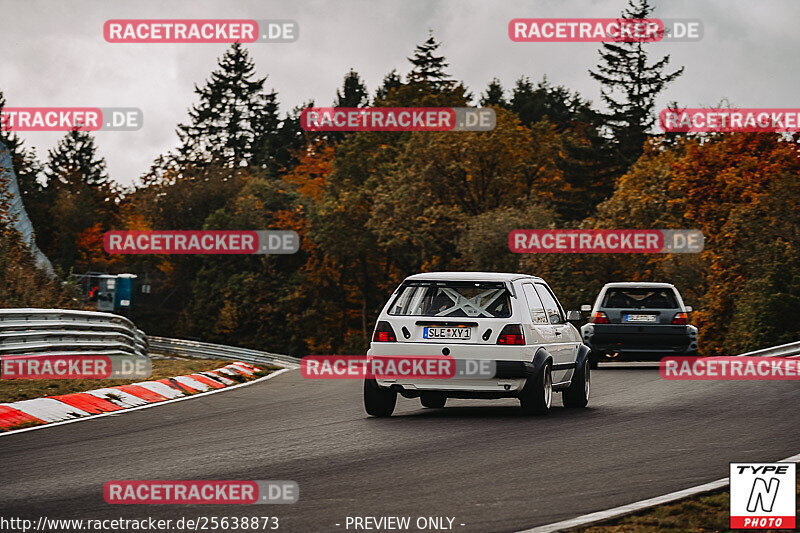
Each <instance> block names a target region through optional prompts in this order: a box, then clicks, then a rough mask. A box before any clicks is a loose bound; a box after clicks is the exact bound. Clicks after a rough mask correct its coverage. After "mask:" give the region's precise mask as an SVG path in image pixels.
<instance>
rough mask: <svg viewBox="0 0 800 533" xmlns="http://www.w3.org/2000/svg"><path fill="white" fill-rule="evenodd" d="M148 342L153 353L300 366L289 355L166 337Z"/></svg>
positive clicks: (289, 366) (154, 338) (149, 338)
mask: <svg viewBox="0 0 800 533" xmlns="http://www.w3.org/2000/svg"><path fill="white" fill-rule="evenodd" d="M148 340H149V342H150V350H151V351H152V352H155V353H171V354H175V355H184V356H187V357H199V358H202V359H230V360H236V361H243V362H245V363H251V364H254V365H258V364H261V365H265V364H266V365H277V366H282V367H284V368H298V367H299V366H300V359H298V358H297V357H292V356H290V355H281V354H276V353H269V352H261V351H259V350H251V349H249V348H236V347H234V346H225V345H222V344H210V343H207V342H198V341H189V340H182V339H169V338H166V337H153V336H149V337H148Z"/></svg>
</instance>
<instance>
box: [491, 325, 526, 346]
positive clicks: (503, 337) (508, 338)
mask: <svg viewBox="0 0 800 533" xmlns="http://www.w3.org/2000/svg"><path fill="white" fill-rule="evenodd" d="M497 344H506V345H509V344H525V335H524V334H523V333H522V326H520V325H519V324H508V325H506V327H504V328H503V330H502V331H501V332H500V335H498V336H497Z"/></svg>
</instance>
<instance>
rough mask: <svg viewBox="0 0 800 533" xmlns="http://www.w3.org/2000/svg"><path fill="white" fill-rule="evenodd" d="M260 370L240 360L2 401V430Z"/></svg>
mask: <svg viewBox="0 0 800 533" xmlns="http://www.w3.org/2000/svg"><path fill="white" fill-rule="evenodd" d="M260 371H261V369H260V368H258V367H255V366H253V365H251V364H249V363H243V362H241V361H237V362H235V363H231V364H229V365H227V366H224V367H222V368H219V369H217V370H211V371H207V372H198V373H196V374H187V375H185V376H176V377H172V378H165V379H159V380H155V381H143V382H141V383H132V384H130V385H119V386H116V387H108V388H103V389H95V390H90V391H86V392H76V393H72V394H64V395H61V396H48V397H46V398H35V399H33V400H22V401H19V402H13V403H0V432H3V431H5V432H11V431H15V430H17V431H18V430H20V429H22V428H28V427H31V428H32V427H39V426H42V425H44V424H53V423H59V422H62V423H63V422H65V421H71V420H75V419H80V418H86V417H91V416H97V415H103V414H108V413H113V412H115V411H121V410H124V409H134V408H141V407H144V406H148V405H150V404H155V403H159V402H169V401H174V400H177V399H181V398H186V397H190V396H193V395H197V394H201V393H207V392H215V391H217V390H219V389H225V388H228V387H235V386H237V385H243V384H248V383H250V382H252V380H254V379H255V378H256V372H260ZM278 372H280V371H278ZM278 372H275V373H274V374H277V373H278ZM271 375H273V374H270V376H271ZM236 376H238V379H239V380H241V379H242V378H244V379H246V380H248V381H247V382H245V383H239V382H237V381H235V380H234V379H231V378H232V377H236ZM0 434H2V433H0Z"/></svg>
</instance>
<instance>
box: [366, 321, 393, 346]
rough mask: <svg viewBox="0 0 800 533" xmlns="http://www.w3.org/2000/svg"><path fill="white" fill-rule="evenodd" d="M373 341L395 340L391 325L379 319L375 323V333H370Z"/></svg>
mask: <svg viewBox="0 0 800 533" xmlns="http://www.w3.org/2000/svg"><path fill="white" fill-rule="evenodd" d="M372 341H373V342H397V337H396V336H395V334H394V330H393V329H392V326H391V325H390V324H389V323H388V322H386V321H383V320H381V321H380V322H378V323H377V324H376V325H375V333H373V334H372Z"/></svg>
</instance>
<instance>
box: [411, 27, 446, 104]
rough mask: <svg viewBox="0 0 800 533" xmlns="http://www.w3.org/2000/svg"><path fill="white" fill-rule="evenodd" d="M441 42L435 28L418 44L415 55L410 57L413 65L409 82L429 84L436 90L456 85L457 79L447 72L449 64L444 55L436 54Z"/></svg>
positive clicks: (439, 90) (443, 89)
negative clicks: (437, 37) (435, 37)
mask: <svg viewBox="0 0 800 533" xmlns="http://www.w3.org/2000/svg"><path fill="white" fill-rule="evenodd" d="M441 44H442V43H440V42H437V41H436V39H434V37H433V30H429V32H428V39H427V40H426V41H425V42H424V43H422V44H419V45H417V47H416V49H415V50H414V55H413V56H412V57H409V58H408V60H409V61H410V62H411V64H412V65H413V67H412V69H411V72H410V73H409V74H408V81H409V83H425V84H428V85H429V86H430V87H431V89H432V90H433V91H434V92H442V91H446V90H448V89H452V88H453V87H454V86H455V80H453V79H452V78H451V77H450V75H449V74H448V73H447V72H445V69H446V68H447V67H448V66H449V64H448V63H447V62H446V61H445V60H444V56H437V55H436V51H437V50H438V49H439V47H440V46H441Z"/></svg>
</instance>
